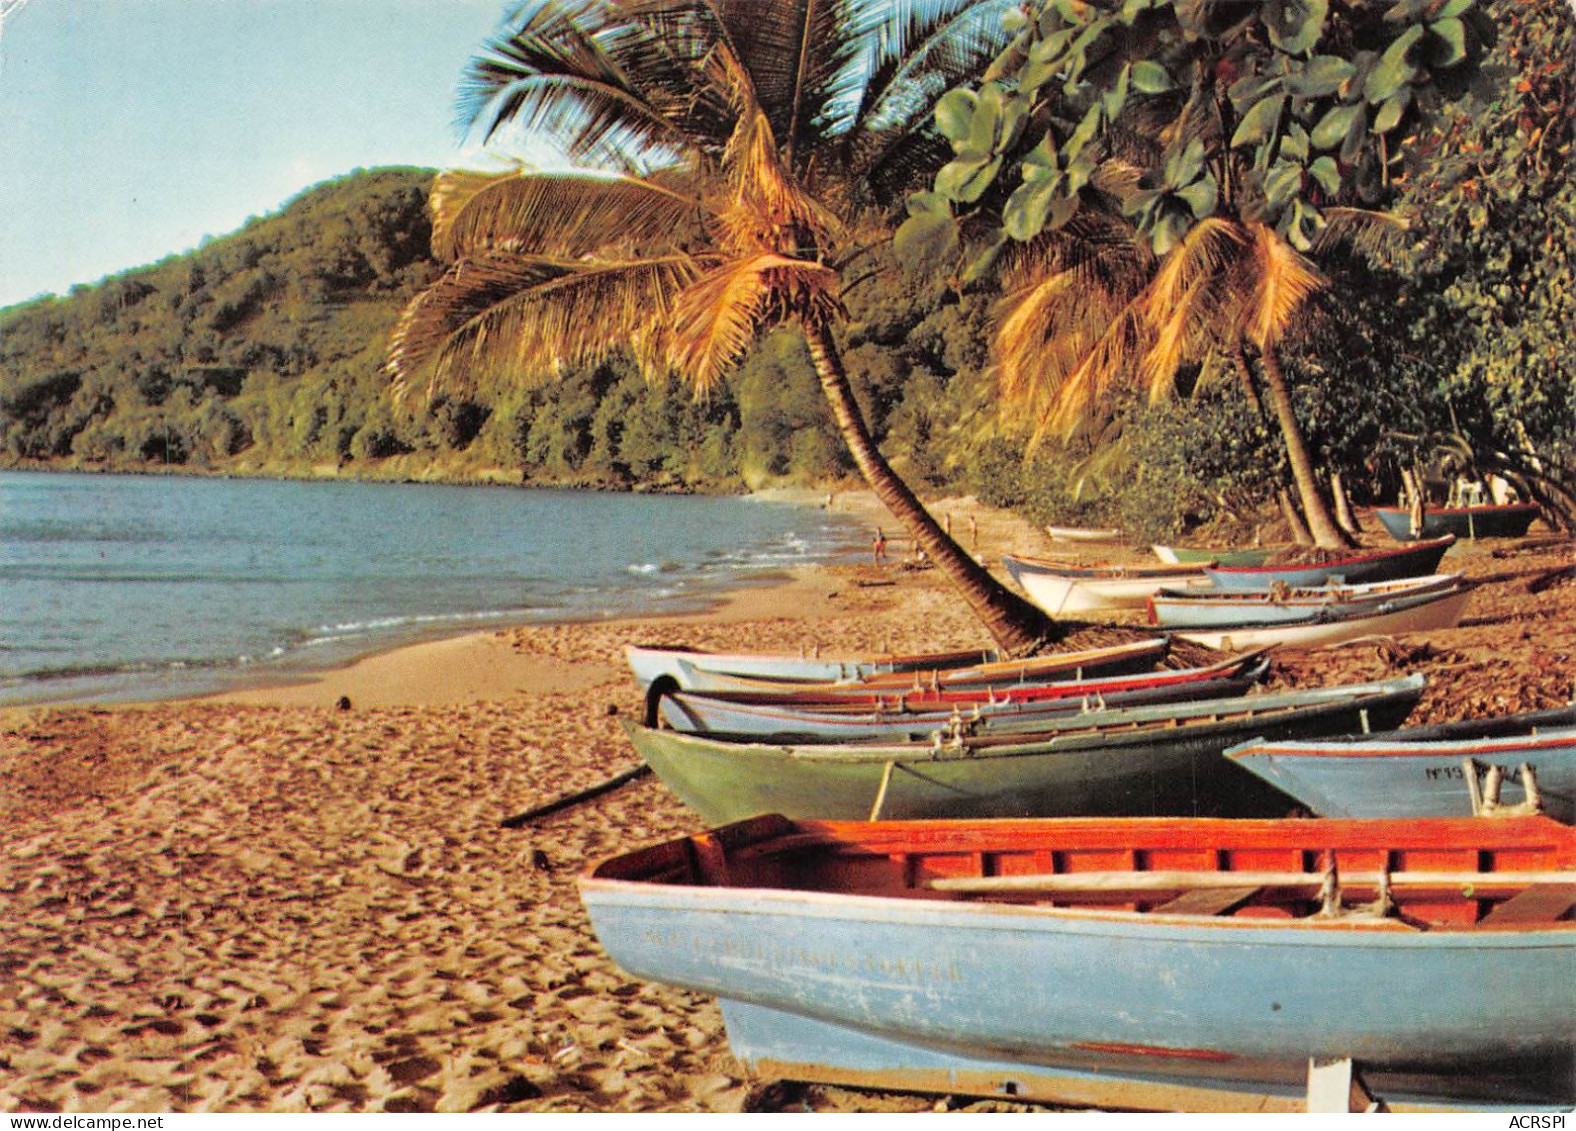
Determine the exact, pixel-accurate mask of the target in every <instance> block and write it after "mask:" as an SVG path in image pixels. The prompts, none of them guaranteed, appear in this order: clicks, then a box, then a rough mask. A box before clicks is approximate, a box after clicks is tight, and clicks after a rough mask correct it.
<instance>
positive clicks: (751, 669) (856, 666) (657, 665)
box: [624, 644, 1001, 691]
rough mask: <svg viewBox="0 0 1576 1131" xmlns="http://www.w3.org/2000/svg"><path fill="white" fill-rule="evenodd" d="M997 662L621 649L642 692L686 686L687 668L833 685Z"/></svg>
mask: <svg viewBox="0 0 1576 1131" xmlns="http://www.w3.org/2000/svg"><path fill="white" fill-rule="evenodd" d="M1000 658H1001V656H1000V654H999V653H997V652H996V651H994V650H992V649H980V648H974V649H962V650H958V651H950V652H924V653H915V654H910V655H884V656H864V657H859V656H843V657H836V656H827V657H822V656H821V655H819V650H818V649H817V650H816V651H814V652H811V653H807V654H804V655H798V656H795V655H772V654H768V653H760V652H707V651H705V650H703V649H699V648H684V647H678V646H670V645H666V644H628V645H625V647H624V659H625V661H626V662H627V663H628V664H629V670H630V672H631V673H633V675H634V677H635V682H636V683H638V684H639V685H640V689H641V690H642V691H644V690H646V689H647V688H649V687H650V686H651V685H652V684H653V683H656V682H657V681H658V680H661V679H663V678H667V679H668V680H670V681H671V682H672V683H673V684H674V685H675V686H680V687H682V686H686V684H685V683H684V678H685V677H684V668H683V666H682V665H685V664H687V665H689V667H690V668H691V669H692V670H695V671H701V672H718V673H724V674H729V675H739V676H750V677H753V678H757V679H776V680H785V681H792V682H795V683H831V682H840V681H844V680H856V679H866V678H868V677H870V676H873V675H879V674H883V673H888V672H911V671H939V670H945V669H949V668H963V667H970V666H972V665H975V664H982V663H988V662H990V661H993V660H999V659H1000Z"/></svg>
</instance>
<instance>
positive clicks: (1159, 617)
mask: <svg viewBox="0 0 1576 1131" xmlns="http://www.w3.org/2000/svg"><path fill="white" fill-rule="evenodd" d="M1460 584H1461V575H1460V574H1459V573H1436V574H1432V575H1430V576H1428V577H1409V578H1406V579H1405V580H1402V581H1371V582H1368V583H1367V584H1364V585H1314V586H1307V587H1304V588H1300V589H1291V588H1286V587H1279V586H1278V587H1276V588H1273V589H1175V590H1173V589H1162V590H1160V591H1159V592H1158V593H1156V594H1155V595H1154V596H1153V597H1151V598H1150V599H1149V621H1150V623H1151V624H1157V625H1161V626H1163V627H1165V628H1230V627H1232V626H1234V625H1268V624H1288V623H1292V622H1295V621H1306V620H1321V619H1324V620H1343V619H1346V618H1348V617H1353V616H1363V615H1366V614H1369V613H1373V612H1376V611H1378V610H1379V608H1380V606H1382V605H1385V604H1386V603H1387V602H1392V601H1394V600H1396V599H1398V598H1402V597H1421V596H1423V595H1425V594H1428V593H1443V592H1445V591H1446V590H1449V589H1455V588H1457V587H1458V586H1459V585H1460Z"/></svg>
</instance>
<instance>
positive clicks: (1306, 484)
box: [1259, 346, 1354, 550]
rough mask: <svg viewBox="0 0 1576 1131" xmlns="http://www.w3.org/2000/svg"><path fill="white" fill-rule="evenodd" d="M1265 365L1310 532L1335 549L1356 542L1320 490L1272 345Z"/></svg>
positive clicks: (1263, 353) (1266, 380) (1264, 353)
mask: <svg viewBox="0 0 1576 1131" xmlns="http://www.w3.org/2000/svg"><path fill="white" fill-rule="evenodd" d="M1259 360H1260V362H1261V363H1262V364H1263V366H1264V384H1265V385H1266V386H1267V387H1268V389H1269V394H1270V404H1271V405H1273V406H1274V408H1275V418H1276V420H1278V421H1279V422H1280V429H1281V435H1282V436H1283V437H1284V438H1285V440H1286V459H1287V461H1288V462H1289V463H1290V464H1291V474H1292V479H1293V480H1295V482H1296V484H1297V500H1298V502H1300V503H1301V504H1302V513H1303V517H1304V518H1306V519H1307V520H1308V532H1309V533H1310V534H1312V535H1313V541H1314V544H1315V545H1318V546H1322V547H1324V548H1325V549H1330V550H1336V549H1343V548H1347V547H1350V546H1352V545H1354V543H1353V542H1352V540H1351V539H1350V538H1348V537H1347V536H1346V533H1345V532H1344V531H1343V530H1342V529H1341V528H1340V527H1339V526H1337V525H1336V523H1335V519H1334V518H1333V517H1331V515H1330V508H1329V507H1328V506H1326V505H1325V502H1324V496H1323V495H1321V494H1319V481H1318V478H1317V477H1316V476H1315V475H1314V470H1313V458H1312V457H1311V456H1310V455H1309V454H1308V444H1307V441H1305V440H1304V439H1303V438H1302V427H1301V426H1300V425H1299V424H1298V423H1297V414H1296V412H1295V411H1294V410H1293V409H1292V403H1291V389H1290V388H1289V387H1288V386H1287V384H1286V374H1285V372H1284V371H1283V370H1282V369H1281V364H1280V356H1279V355H1278V354H1277V353H1276V352H1275V348H1274V347H1273V346H1266V347H1265V348H1264V349H1263V350H1261V351H1260V353H1259Z"/></svg>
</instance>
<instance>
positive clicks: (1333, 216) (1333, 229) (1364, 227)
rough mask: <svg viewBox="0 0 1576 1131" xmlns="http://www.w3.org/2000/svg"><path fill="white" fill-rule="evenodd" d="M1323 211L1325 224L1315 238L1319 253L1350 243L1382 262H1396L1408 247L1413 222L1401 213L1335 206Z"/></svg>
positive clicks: (1349, 245) (1314, 244)
mask: <svg viewBox="0 0 1576 1131" xmlns="http://www.w3.org/2000/svg"><path fill="white" fill-rule="evenodd" d="M1319 211H1320V213H1321V214H1322V215H1323V216H1324V227H1322V228H1320V229H1319V234H1318V235H1316V236H1314V238H1313V249H1312V250H1313V253H1314V254H1315V255H1322V254H1324V253H1325V252H1326V251H1329V250H1330V249H1331V248H1333V247H1337V246H1346V247H1350V248H1353V249H1354V250H1356V251H1358V252H1360V253H1361V254H1363V255H1365V256H1367V257H1368V258H1370V259H1372V260H1375V261H1376V262H1378V263H1393V262H1395V261H1396V260H1397V259H1398V258H1399V256H1400V253H1401V252H1402V251H1404V250H1405V248H1406V237H1407V234H1408V233H1409V232H1410V231H1411V228H1412V225H1411V223H1410V222H1409V221H1408V220H1407V219H1406V217H1404V216H1401V215H1400V214H1398V213H1395V212H1376V211H1373V210H1371V209H1367V208H1335V207H1325V208H1321V209H1320V210H1319Z"/></svg>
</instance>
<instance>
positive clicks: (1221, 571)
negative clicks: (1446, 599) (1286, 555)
mask: <svg viewBox="0 0 1576 1131" xmlns="http://www.w3.org/2000/svg"><path fill="white" fill-rule="evenodd" d="M1455 541H1456V539H1455V536H1454V535H1451V534H1447V535H1445V536H1444V537H1443V538H1435V539H1433V540H1432V541H1429V542H1418V543H1415V544H1413V545H1411V546H1403V547H1400V548H1399V549H1394V550H1365V551H1363V552H1361V553H1355V554H1351V555H1348V556H1347V557H1344V558H1333V559H1331V560H1329V561H1324V562H1318V563H1316V564H1311V565H1261V566H1205V567H1204V573H1205V574H1206V575H1207V576H1208V577H1209V579H1210V581H1212V582H1213V583H1214V584H1215V585H1216V586H1218V587H1219V588H1221V589H1267V588H1269V587H1270V586H1272V585H1275V584H1277V583H1278V584H1281V585H1288V586H1291V587H1293V588H1299V587H1302V586H1308V585H1324V584H1326V583H1328V582H1330V581H1335V582H1337V583H1341V584H1347V585H1355V584H1357V583H1359V582H1364V581H1397V580H1399V579H1401V578H1403V577H1423V576H1425V575H1427V574H1431V573H1436V572H1438V569H1439V563H1440V561H1441V560H1443V558H1444V556H1445V551H1446V550H1448V549H1450V547H1451V546H1453V545H1454V544H1455Z"/></svg>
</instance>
